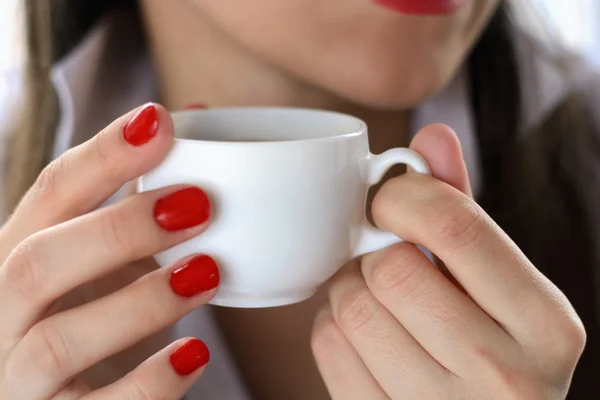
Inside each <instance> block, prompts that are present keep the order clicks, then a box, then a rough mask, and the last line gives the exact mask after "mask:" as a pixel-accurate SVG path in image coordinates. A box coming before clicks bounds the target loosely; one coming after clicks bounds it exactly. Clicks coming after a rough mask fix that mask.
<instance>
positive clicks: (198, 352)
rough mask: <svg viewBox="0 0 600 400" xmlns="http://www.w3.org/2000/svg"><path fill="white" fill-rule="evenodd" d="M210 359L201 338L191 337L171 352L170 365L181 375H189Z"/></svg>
mask: <svg viewBox="0 0 600 400" xmlns="http://www.w3.org/2000/svg"><path fill="white" fill-rule="evenodd" d="M209 360H210V352H209V351H208V347H206V345H205V344H204V342H203V341H202V340H199V339H191V340H190V341H189V342H187V343H186V344H184V345H183V346H181V347H180V348H179V349H177V351H176V352H175V353H173V354H171V365H172V366H173V369H174V370H175V372H177V373H178V374H179V375H181V376H185V375H189V374H191V373H192V372H194V371H195V370H197V369H198V368H200V367H201V366H203V365H206V364H207V363H208V361H209Z"/></svg>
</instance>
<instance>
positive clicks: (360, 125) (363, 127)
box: [170, 106, 367, 146]
mask: <svg viewBox="0 0 600 400" xmlns="http://www.w3.org/2000/svg"><path fill="white" fill-rule="evenodd" d="M282 111H283V112H302V113H307V114H320V115H328V116H331V117H338V118H339V117H343V118H346V119H349V120H351V121H352V122H354V123H356V126H355V127H354V129H352V130H350V131H349V132H347V133H341V134H338V135H333V136H323V137H314V138H300V139H285V140H263V141H256V140H254V141H253V140H235V141H234V140H207V139H188V138H178V137H175V141H176V142H180V143H211V144H214V145H219V144H221V145H224V144H226V145H228V146H234V145H244V146H248V145H252V146H273V145H284V144H286V143H287V144H290V143H294V144H299V143H310V142H329V141H339V140H344V139H350V138H353V137H356V136H360V135H363V134H366V133H367V124H366V123H365V122H364V121H363V120H361V119H360V118H358V117H355V116H354V115H351V114H346V113H342V112H339V111H330V110H323V109H317V108H305V107H268V106H233V107H219V108H203V109H188V110H179V111H173V112H170V114H171V118H172V119H173V123H176V120H177V119H178V118H181V116H182V115H190V114H192V115H193V114H207V113H211V114H223V113H231V112H282Z"/></svg>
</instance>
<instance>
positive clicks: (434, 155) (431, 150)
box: [410, 124, 473, 197]
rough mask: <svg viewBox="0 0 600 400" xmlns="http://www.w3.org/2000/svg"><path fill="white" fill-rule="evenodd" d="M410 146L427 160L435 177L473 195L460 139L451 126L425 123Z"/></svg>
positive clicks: (470, 195)
mask: <svg viewBox="0 0 600 400" xmlns="http://www.w3.org/2000/svg"><path fill="white" fill-rule="evenodd" d="M410 148H411V149H412V150H414V151H416V152H417V153H419V154H420V155H422V156H423V157H424V158H425V160H427V163H428V164H429V166H430V167H431V172H432V174H433V176H434V177H435V178H437V179H439V180H441V181H443V182H446V183H447V184H449V185H452V186H454V187H455V188H457V189H458V190H460V191H461V192H463V193H465V194H466V195H468V196H469V197H473V193H472V191H471V184H470V183H469V176H468V175H467V167H466V165H465V162H464V160H463V155H462V148H461V146H460V141H459V140H458V137H457V136H456V133H455V132H454V131H453V130H452V128H450V127H449V126H448V125H444V124H431V125H427V126H426V127H425V128H423V129H421V130H420V131H419V132H418V133H417V134H416V136H415V137H414V138H413V140H412V142H411V143H410Z"/></svg>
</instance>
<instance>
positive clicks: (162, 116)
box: [0, 104, 173, 262]
mask: <svg viewBox="0 0 600 400" xmlns="http://www.w3.org/2000/svg"><path fill="white" fill-rule="evenodd" d="M172 144H173V123H172V120H171V117H170V116H169V114H168V112H167V110H165V109H164V108H163V107H161V106H159V105H156V104H147V105H145V106H142V107H140V108H137V109H136V110H133V111H131V112H129V113H128V114H126V115H124V116H122V117H121V118H119V119H117V120H116V121H115V122H113V123H112V124H110V125H109V126H108V127H106V128H105V129H104V130H103V131H102V132H100V133H99V134H97V135H96V136H94V137H93V138H92V139H90V140H89V141H87V142H85V143H83V144H82V145H80V146H77V147H75V148H73V149H71V150H69V151H67V152H66V153H65V154H64V155H62V156H61V157H59V158H58V159H56V160H55V161H53V162H52V163H50V164H49V165H48V166H47V167H46V168H45V169H44V170H43V171H42V173H41V174H40V176H39V178H38V179H37V181H36V182H35V184H34V185H33V186H32V187H31V189H30V190H29V191H28V192H27V194H26V195H25V196H24V198H23V200H22V201H21V203H20V205H19V206H18V207H17V209H16V210H15V212H14V214H13V215H12V217H11V218H10V219H9V221H8V222H7V224H6V227H4V229H2V232H1V233H0V235H1V237H0V239H1V240H0V243H2V245H1V247H0V262H2V261H3V260H4V258H5V257H6V255H7V254H8V253H9V252H10V249H12V248H13V247H14V246H15V245H16V244H17V243H19V242H21V241H22V240H23V239H25V238H26V237H27V236H29V235H31V234H33V233H34V232H37V231H39V230H41V229H44V228H47V227H50V226H53V225H55V224H58V223H60V222H63V221H67V220H69V219H71V218H73V217H76V216H78V215H81V214H83V213H86V212H88V211H90V210H93V209H95V208H96V207H98V206H99V205H100V204H102V203H103V202H104V201H105V200H106V199H107V198H109V197H110V196H111V195H112V194H113V193H115V192H116V191H117V190H118V189H119V188H121V186H123V184H124V183H126V182H127V181H130V180H132V179H135V178H137V177H138V176H140V175H142V174H143V173H145V172H147V171H149V170H150V169H151V168H152V167H154V166H155V165H157V164H158V163H159V162H160V161H161V160H162V159H163V158H164V157H165V155H166V154H167V152H168V151H169V149H170V148H171V146H172Z"/></svg>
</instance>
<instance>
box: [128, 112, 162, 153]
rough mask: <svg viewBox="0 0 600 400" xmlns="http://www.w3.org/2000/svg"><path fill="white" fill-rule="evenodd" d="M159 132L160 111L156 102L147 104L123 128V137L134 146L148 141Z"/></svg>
mask: <svg viewBox="0 0 600 400" xmlns="http://www.w3.org/2000/svg"><path fill="white" fill-rule="evenodd" d="M157 132H158V113H157V112H156V107H155V106H154V104H147V105H146V106H144V108H142V109H141V110H140V111H138V112H137V114H135V115H134V116H133V118H131V120H130V121H129V122H128V123H127V125H125V127H124V128H123V137H124V138H125V140H126V141H127V142H128V143H129V144H131V145H133V146H141V145H143V144H144V143H148V142H149V141H150V139H152V138H153V137H154V136H156V133H157Z"/></svg>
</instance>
